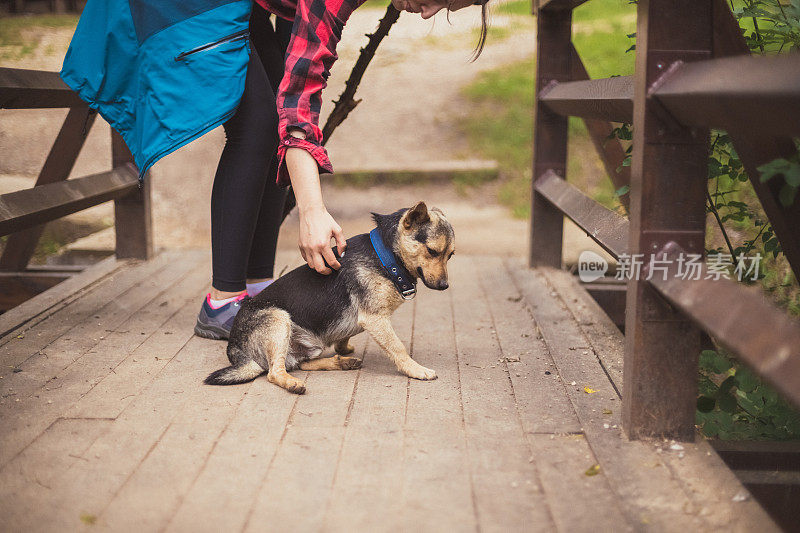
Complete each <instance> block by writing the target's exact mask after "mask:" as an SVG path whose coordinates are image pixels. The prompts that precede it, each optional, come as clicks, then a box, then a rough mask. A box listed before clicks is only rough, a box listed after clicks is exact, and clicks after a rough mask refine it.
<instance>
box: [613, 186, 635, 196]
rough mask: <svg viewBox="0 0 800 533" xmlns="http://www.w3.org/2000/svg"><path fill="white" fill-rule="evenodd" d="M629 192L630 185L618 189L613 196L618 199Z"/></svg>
mask: <svg viewBox="0 0 800 533" xmlns="http://www.w3.org/2000/svg"><path fill="white" fill-rule="evenodd" d="M630 190H631V186H630V185H623V186H622V187H620V188H619V189H617V190H616V191H614V196H616V197H618V198H619V197H620V196H623V195H625V194H628V192H629V191H630Z"/></svg>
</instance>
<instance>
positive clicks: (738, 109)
mask: <svg viewBox="0 0 800 533" xmlns="http://www.w3.org/2000/svg"><path fill="white" fill-rule="evenodd" d="M580 3H582V2H573V1H570V0H552V1H549V2H548V1H544V2H542V1H539V2H537V3H536V7H538V10H537V15H538V17H537V28H538V33H537V39H538V51H539V60H538V62H537V74H536V81H537V89H536V120H535V122H534V166H533V185H532V196H533V198H532V216H531V259H530V264H531V265H532V266H536V265H546V266H559V264H560V259H561V234H562V226H561V222H560V221H562V220H563V217H564V216H567V217H569V218H570V219H571V220H573V221H574V222H575V223H576V224H577V225H578V226H579V227H581V228H582V229H583V230H584V231H585V232H586V233H587V234H588V235H589V236H590V237H592V238H593V239H594V240H595V241H596V242H598V244H600V246H602V247H603V248H604V249H605V250H606V251H607V252H609V253H610V254H612V255H613V256H615V257H617V259H619V260H620V261H622V260H623V259H624V260H630V259H631V258H632V257H636V256H641V258H642V259H641V260H642V261H643V263H642V267H643V272H642V276H644V277H637V278H633V279H631V280H630V281H629V283H628V285H627V290H628V297H627V303H628V305H627V306H626V328H625V332H626V336H629V337H632V338H631V339H629V340H628V341H627V342H626V353H625V364H624V367H625V368H624V371H625V381H626V390H627V391H632V392H631V393H630V394H626V396H625V397H624V398H623V420H624V423H625V429H626V432H627V434H628V436H629V437H631V438H639V437H644V436H659V437H663V436H670V437H672V438H679V439H692V438H693V436H694V411H695V406H694V399H695V398H694V395H695V393H696V371H697V360H696V357H697V353H698V352H699V350H700V335H699V330H698V329H696V327H694V326H693V325H692V323H694V324H696V326H698V327H700V328H703V329H704V330H706V331H707V332H708V333H709V334H711V335H712V336H714V337H715V338H716V339H717V340H718V341H719V343H720V344H721V345H722V346H724V347H726V348H728V349H730V350H731V351H732V352H734V353H736V354H738V355H739V357H741V358H742V360H743V361H744V362H745V363H747V364H748V365H749V366H751V367H752V368H753V369H754V370H755V371H756V372H757V373H758V374H759V375H761V376H762V377H764V378H765V379H766V380H768V381H769V382H770V383H772V384H773V385H775V386H776V387H777V389H778V390H780V391H781V392H782V393H783V394H784V395H786V397H787V398H788V399H790V400H791V401H793V402H795V403H797V404H798V405H800V322H798V321H797V320H794V319H792V318H790V317H788V316H787V315H786V314H785V313H784V312H783V311H781V310H779V309H777V308H776V307H775V306H774V305H773V304H772V303H770V302H768V301H767V299H766V298H765V297H764V296H763V295H761V294H759V293H758V291H757V290H756V289H755V288H745V287H744V286H742V285H741V284H739V283H734V282H733V281H725V280H719V279H713V278H714V277H713V276H708V278H709V279H706V276H707V275H708V274H709V273H710V272H709V271H708V270H706V269H705V268H706V267H702V268H703V270H702V271H701V278H700V279H683V278H681V277H677V276H675V275H673V276H669V277H665V278H661V277H658V276H652V277H650V274H652V272H650V270H649V269H648V268H647V264H648V261H647V260H648V259H649V258H650V257H651V254H653V256H656V257H657V258H660V259H661V260H662V261H666V262H669V261H672V262H676V261H679V259H678V256H679V255H680V254H681V253H684V254H696V255H697V256H701V255H702V252H703V249H704V240H705V239H704V232H705V213H704V209H703V207H704V203H705V190H704V189H705V187H706V179H705V177H706V164H707V163H706V160H707V150H708V148H707V141H706V139H707V138H708V137H707V136H708V130H707V129H705V128H709V127H716V128H721V129H726V130H727V131H728V133H729V134H730V135H731V138H732V139H733V142H734V146H735V147H736V149H737V152H738V153H739V156H740V159H741V161H742V163H743V165H744V167H745V169H746V170H747V172H748V174H749V175H750V179H751V182H752V183H753V187H754V189H755V191H756V193H757V195H758V197H759V199H760V200H761V203H762V206H763V207H764V210H765V212H766V213H767V216H768V218H769V220H770V222H771V223H772V226H773V228H774V231H775V234H776V236H777V237H778V239H779V240H780V242H781V245H782V247H783V249H784V252H785V254H786V258H787V259H788V260H789V263H790V265H791V266H792V268H793V269H794V271H795V273H796V274H798V276H800V229H799V228H800V202H795V204H794V205H793V206H790V207H786V206H783V205H781V204H780V203H779V201H778V189H779V188H780V184H779V183H772V182H770V183H766V184H764V183H761V182H760V180H759V178H758V171H757V170H756V169H757V167H758V166H759V165H761V164H764V163H766V162H768V161H771V160H772V159H774V158H776V157H786V156H787V155H788V154H791V153H793V152H794V145H793V143H792V140H791V136H797V135H798V134H800V57H798V56H796V55H793V56H789V57H749V55H747V56H742V54H745V53H747V52H748V48H747V46H746V45H745V44H744V42H743V39H742V36H741V32H740V30H739V28H738V24H737V23H736V21H735V20H734V19H733V16H732V14H731V12H730V9H729V7H728V6H727V4H726V3H725V2H724V1H722V0H705V1H703V2H697V1H696V0H639V2H638V5H637V12H638V18H639V22H638V26H637V27H638V30H637V32H638V39H637V68H636V73H635V74H634V76H631V77H617V78H608V79H596V80H585V79H583V78H585V76H583V75H581V73H577V74H576V73H575V72H576V69H574V68H569V66H568V65H565V63H564V61H563V58H565V57H567V55H568V54H572V60H571V61H572V62H573V63H574V62H575V61H577V62H580V58H579V56H577V53H576V52H575V51H574V48H573V47H572V44H571V42H570V35H571V13H570V11H569V10H570V9H571V8H572V7H574V6H575V5H578V4H580ZM670 28H671V29H670ZM711 57H715V58H716V59H709V58H711ZM570 72H572V74H571V77H570V74H568V73H570ZM635 98H644V99H643V100H642V101H638V100H637V101H636V102H634V100H635ZM568 116H578V117H581V118H584V119H585V120H593V121H613V122H627V123H632V124H633V132H634V142H633V146H634V154H633V165H632V168H633V176H632V178H631V180H630V181H631V190H630V196H631V208H630V220H628V219H626V218H625V217H622V216H620V215H619V214H617V213H615V212H613V211H611V210H609V209H606V208H604V207H603V206H601V205H600V204H598V203H597V202H595V201H594V200H592V199H591V198H589V197H588V196H586V195H585V194H584V193H582V192H581V191H579V190H578V189H576V188H575V187H573V186H572V185H570V184H568V183H567V182H566V181H565V180H564V176H565V174H566V144H567V137H566V122H565V120H566V117H568ZM598 123H600V124H602V122H598ZM603 128H604V129H606V128H607V127H606V126H603ZM606 131H609V129H606ZM595 145H596V147H597V149H598V152H599V153H600V156H601V158H603V159H604V164H605V167H606V169H615V168H616V167H615V166H614V165H612V164H611V162H610V161H609V157H610V155H609V154H608V153H606V151H605V150H603V149H602V148H603V147H602V144H600V143H595ZM617 165H618V163H617ZM608 172H609V174H611V173H612V170H608ZM773 181H776V180H773ZM559 217H560V218H559ZM665 254H666V255H665ZM621 266H622V263H621ZM669 272H671V273H673V274H674V273H675V272H674V269H673V270H670V271H669ZM723 310H724V311H723ZM654 379H659V380H661V386H660V387H659V388H658V391H651V390H650V389H651V387H650V385H651V384H652V381H653V380H654Z"/></svg>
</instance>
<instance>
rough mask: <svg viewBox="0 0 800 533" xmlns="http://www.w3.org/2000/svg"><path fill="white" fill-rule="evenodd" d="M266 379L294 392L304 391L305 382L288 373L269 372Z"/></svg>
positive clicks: (300, 392) (301, 392) (303, 392)
mask: <svg viewBox="0 0 800 533" xmlns="http://www.w3.org/2000/svg"><path fill="white" fill-rule="evenodd" d="M267 380H269V382H270V383H274V384H275V385H277V386H279V387H281V388H283V389H286V390H287V391H289V392H291V393H294V394H305V392H306V384H305V382H304V381H303V380H300V379H297V378H296V377H294V376H292V375H289V374H288V373H281V374H273V373H269V374H267Z"/></svg>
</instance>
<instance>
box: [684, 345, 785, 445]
mask: <svg viewBox="0 0 800 533" xmlns="http://www.w3.org/2000/svg"><path fill="white" fill-rule="evenodd" d="M699 393H700V395H699V396H698V398H697V413H696V422H697V425H698V427H699V428H700V429H701V431H702V432H703V434H704V435H706V436H707V437H718V438H720V439H723V440H742V439H747V440H763V439H767V440H790V439H798V438H800V413H798V412H797V411H796V410H794V409H792V407H791V406H790V405H789V404H788V403H787V402H786V401H785V400H783V398H781V397H780V396H779V395H778V393H777V392H775V390H774V389H772V388H771V387H769V386H767V385H765V384H764V383H763V382H762V381H761V379H759V378H758V377H756V376H755V375H754V374H753V373H752V372H750V371H749V370H748V369H746V368H743V367H741V366H739V365H737V364H735V361H734V360H733V359H732V358H730V357H729V356H728V355H726V354H725V352H723V351H714V350H704V351H703V353H702V354H701V355H700V380H699Z"/></svg>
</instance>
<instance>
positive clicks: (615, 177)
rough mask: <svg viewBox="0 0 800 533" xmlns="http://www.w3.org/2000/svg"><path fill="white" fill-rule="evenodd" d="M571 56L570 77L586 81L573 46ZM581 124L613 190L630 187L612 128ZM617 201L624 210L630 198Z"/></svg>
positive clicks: (598, 122)
mask: <svg viewBox="0 0 800 533" xmlns="http://www.w3.org/2000/svg"><path fill="white" fill-rule="evenodd" d="M571 54H572V57H571V60H570V61H571V63H570V66H571V68H572V72H571V76H570V77H571V78H572V79H573V80H588V79H589V73H588V72H586V67H584V65H583V61H582V60H581V56H580V55H579V54H578V51H577V50H576V49H575V45H572V46H571ZM583 123H584V124H585V125H586V130H587V131H588V132H589V137H590V138H591V139H592V144H594V148H595V150H596V151H597V154H598V155H599V156H600V160H601V161H602V162H603V167H604V168H605V169H606V174H607V175H608V177H609V179H610V180H611V183H612V184H613V185H614V190H619V189H621V188H622V187H625V186H626V185H627V186H630V184H631V167H630V166H623V163H624V161H625V158H626V155H627V154H625V150H624V149H623V148H622V144H621V143H620V142H619V139H617V138H615V137H612V133H613V131H614V127H613V126H612V125H611V124H609V123H608V122H606V121H604V120H593V119H583ZM619 200H620V202H621V203H622V205H623V206H624V207H625V210H627V209H628V208H629V207H630V196H629V195H628V194H623V195H620V197H619Z"/></svg>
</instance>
